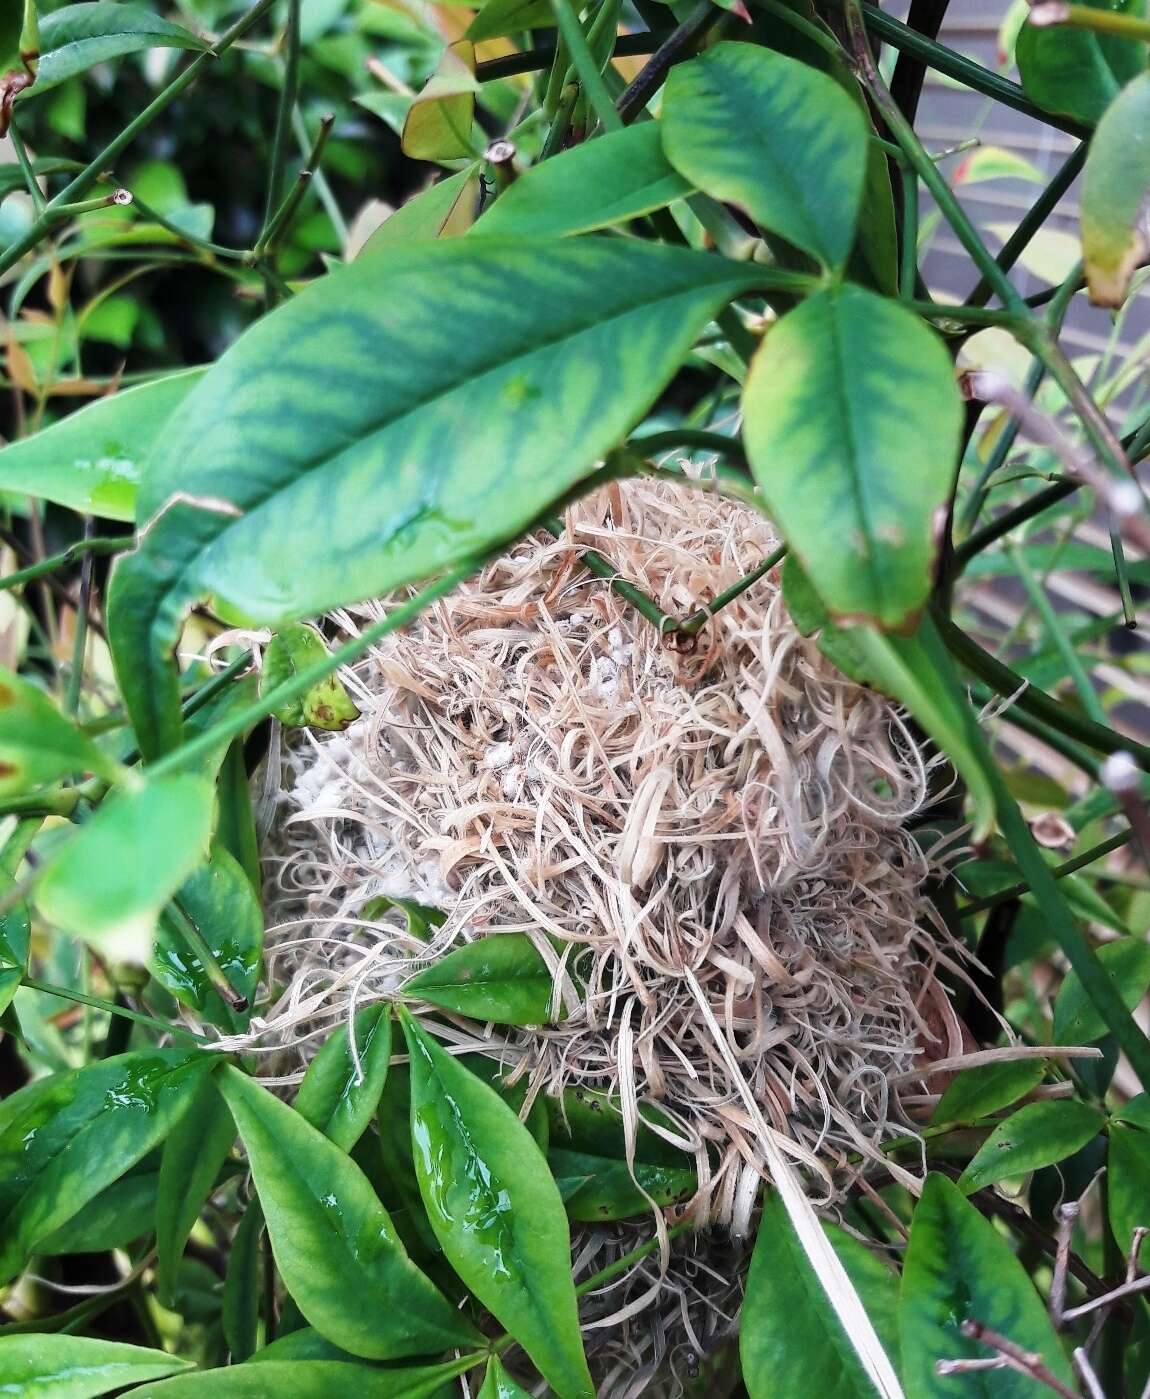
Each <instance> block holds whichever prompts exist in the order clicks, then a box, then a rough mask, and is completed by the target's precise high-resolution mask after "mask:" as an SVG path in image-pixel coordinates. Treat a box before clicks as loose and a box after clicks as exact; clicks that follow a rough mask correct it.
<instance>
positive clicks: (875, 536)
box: [743, 80, 962, 628]
mask: <svg viewBox="0 0 1150 1399" xmlns="http://www.w3.org/2000/svg"><path fill="white" fill-rule="evenodd" d="M828 81H829V80H828ZM836 91H838V89H837V88H836ZM844 100H849V99H844ZM852 110H853V104H852ZM743 412H744V414H745V423H744V428H743V437H744V441H745V442H746V447H747V454H748V456H749V457H750V461H751V468H752V470H753V471H754V474H755V479H756V480H757V482H758V483H759V487H760V489H761V490H762V493H763V499H764V501H765V502H766V507H767V510H768V512H769V514H770V515H771V517H772V518H773V519H774V520H775V521H776V523H777V524H778V526H779V528H780V529H781V530H782V532H783V534H784V535H785V536H786V539H787V543H788V544H789V545H790V547H791V548H792V549H793V550H794V551H795V553H796V554H797V555H798V556H799V559H800V560H801V562H802V565H803V567H804V569H805V570H806V572H807V574H808V576H809V578H810V581H811V583H812V584H813V586H814V589H815V591H816V592H817V593H818V595H819V596H820V597H821V599H822V600H823V602H824V603H825V604H826V606H827V607H829V608H830V610H831V611H832V612H833V613H835V614H836V615H840V616H846V617H854V618H865V619H868V620H872V621H875V622H877V623H878V624H879V625H881V626H883V627H888V628H895V627H905V626H906V625H907V624H908V623H909V622H910V621H911V620H912V619H913V618H914V616H915V614H916V613H917V612H919V611H920V610H921V608H922V607H923V606H924V605H925V603H926V600H927V597H928V596H929V593H930V587H931V574H932V571H933V567H934V560H935V556H936V553H937V548H938V530H939V528H940V512H941V509H942V507H943V505H944V504H945V501H946V498H947V495H948V494H949V491H950V487H951V484H952V480H953V475H954V465H955V459H956V456H957V452H958V443H959V433H960V430H961V426H962V405H961V402H960V400H959V395H958V390H957V388H956V386H955V381H954V371H953V367H952V365H951V362H950V356H949V355H948V354H947V352H946V350H945V349H944V348H943V345H942V342H941V341H940V340H939V339H938V337H937V336H936V335H935V334H934V332H933V331H931V330H928V329H927V327H926V326H925V325H923V323H922V322H921V321H920V320H918V318H917V317H916V316H914V315H912V314H911V312H909V311H908V310H906V309H905V307H902V306H899V305H898V304H897V303H895V302H893V301H888V300H886V299H884V298H883V297H880V296H876V295H875V294H874V293H873V292H868V291H864V290H863V289H862V288H861V287H855V286H839V287H834V288H829V289H828V290H826V291H822V292H818V293H816V294H815V295H814V296H812V297H810V298H809V299H808V300H807V301H806V302H804V303H803V304H802V305H801V306H799V307H798V308H797V309H796V310H794V311H791V312H789V313H788V314H787V315H786V316H784V317H783V319H782V320H781V321H780V322H779V323H778V325H776V326H774V327H773V328H772V329H771V330H770V332H769V333H768V334H767V337H766V340H765V341H764V343H763V345H762V348H761V349H760V350H759V351H758V353H757V354H756V355H755V358H754V361H753V362H752V365H751V372H750V376H749V378H748V380H747V384H746V387H745V388H744V391H743Z"/></svg>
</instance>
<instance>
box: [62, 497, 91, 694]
mask: <svg viewBox="0 0 1150 1399" xmlns="http://www.w3.org/2000/svg"><path fill="white" fill-rule="evenodd" d="M92 523H93V522H92V517H91V515H89V516H88V517H87V518H86V519H85V521H84V538H85V539H91V538H92ZM92 559H93V555H92V551H91V549H86V550H85V551H84V561H83V563H82V564H81V565H80V593H79V598H78V604H79V605H78V606H77V608H76V634H75V636H74V637H73V638H72V669H71V670H70V671H69V673H68V687H67V689H66V690H65V692H64V713H65V714H67V715H68V716H69V717H70V718H73V719H74V718H75V717H76V713H77V711H78V710H79V708H80V690H81V688H82V686H83V683H84V658H85V656H86V655H87V651H88V608H89V605H90V604H91V599H92Z"/></svg>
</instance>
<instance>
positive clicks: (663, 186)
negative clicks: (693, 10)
mask: <svg viewBox="0 0 1150 1399" xmlns="http://www.w3.org/2000/svg"><path fill="white" fill-rule="evenodd" d="M693 189H694V186H693V185H692V184H691V183H690V182H689V181H688V180H685V179H684V178H683V177H682V176H681V175H679V174H678V173H677V172H676V171H675V170H674V168H673V167H672V166H671V165H670V163H669V162H668V160H667V157H666V156H665V155H664V154H663V143H662V140H661V139H660V136H659V127H658V125H657V123H655V122H653V121H647V122H642V123H640V124H639V125H637V126H626V127H624V128H623V129H622V130H621V131H609V132H607V133H606V135H603V136H599V137H597V138H596V139H595V140H594V141H584V142H582V143H581V144H580V145H578V146H572V147H571V149H570V150H567V151H563V152H562V154H560V155H556V156H552V157H551V159H550V160H545V161H543V162H542V163H541V164H539V165H536V166H534V167H533V168H532V169H530V170H528V171H527V172H526V173H525V174H523V175H520V176H519V178H518V179H517V180H516V181H515V183H514V184H513V185H511V186H510V188H508V189H506V190H504V191H503V193H502V194H501V195H500V196H499V198H498V199H496V201H495V203H494V204H492V206H491V208H490V209H488V210H487V211H486V213H484V215H483V216H482V218H480V220H479V222H478V223H476V225H475V226H474V228H473V229H472V230H471V237H473V238H479V237H484V238H487V237H490V236H492V235H495V236H498V237H501V236H504V235H507V234H524V235H530V236H532V237H549V238H561V237H563V236H565V235H566V234H569V233H589V232H591V231H592V230H594V229H597V228H609V227H610V226H611V225H612V224H619V223H626V222H627V220H628V219H635V218H638V217H639V216H640V215H641V214H649V213H650V212H651V210H652V209H662V208H663V207H664V206H665V205H667V204H670V203H672V202H673V201H674V200H676V199H683V198H685V197H686V196H687V195H688V194H691V193H692V191H693ZM0 460H2V458H0Z"/></svg>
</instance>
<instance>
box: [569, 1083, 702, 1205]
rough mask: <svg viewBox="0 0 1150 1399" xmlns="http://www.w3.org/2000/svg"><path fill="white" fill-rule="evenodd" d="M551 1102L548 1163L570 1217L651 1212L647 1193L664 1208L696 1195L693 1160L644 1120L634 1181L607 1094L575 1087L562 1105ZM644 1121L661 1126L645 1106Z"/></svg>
mask: <svg viewBox="0 0 1150 1399" xmlns="http://www.w3.org/2000/svg"><path fill="white" fill-rule="evenodd" d="M547 1103H548V1107H549V1109H550V1114H551V1145H550V1147H549V1149H548V1153H547V1163H548V1165H549V1166H550V1167H551V1172H552V1174H553V1175H554V1177H555V1181H556V1184H557V1185H558V1187H559V1193H560V1194H561V1195H562V1196H563V1203H564V1205H565V1207H566V1209H567V1215H568V1218H570V1219H575V1220H580V1221H586V1222H588V1223H594V1222H596V1221H598V1222H603V1221H605V1220H610V1219H627V1218H629V1217H631V1216H634V1215H641V1214H646V1213H649V1212H650V1209H651V1203H650V1200H648V1199H647V1197H646V1196H645V1195H644V1194H643V1191H644V1190H645V1191H646V1192H647V1195H649V1196H650V1197H651V1198H652V1199H654V1200H655V1201H656V1203H657V1204H660V1205H669V1204H672V1203H674V1202H676V1201H679V1200H684V1199H686V1198H687V1197H688V1196H690V1195H691V1194H693V1193H694V1191H695V1189H696V1187H697V1185H698V1178H697V1176H696V1173H695V1168H694V1162H693V1161H692V1159H691V1158H690V1157H689V1156H687V1155H686V1154H685V1153H684V1152H683V1151H681V1150H680V1149H679V1148H678V1147H676V1146H672V1145H671V1143H670V1142H667V1141H665V1140H664V1139H663V1138H662V1137H660V1136H659V1135H658V1133H657V1132H655V1131H654V1130H653V1129H652V1127H651V1126H649V1125H647V1121H645V1120H641V1121H640V1123H639V1126H638V1128H637V1129H636V1132H635V1159H634V1171H635V1179H634V1180H633V1179H632V1178H631V1173H630V1171H628V1169H627V1141H626V1136H625V1133H624V1131H623V1118H622V1114H621V1113H620V1111H619V1107H618V1104H617V1103H614V1102H612V1100H611V1099H610V1098H608V1097H606V1096H605V1095H604V1094H602V1093H594V1092H591V1091H590V1090H588V1089H583V1088H575V1089H571V1090H569V1091H568V1092H566V1093H565V1094H564V1095H563V1100H562V1103H561V1104H560V1103H556V1102H554V1101H553V1100H550V1099H548V1100H547ZM642 1118H643V1119H647V1120H648V1121H649V1120H652V1119H653V1120H654V1121H656V1123H659V1118H658V1115H657V1114H656V1112H655V1110H654V1109H653V1108H651V1107H649V1106H645V1107H644V1109H643V1114H642ZM659 1125H665V1124H659ZM636 1181H637V1182H638V1185H636ZM638 1186H642V1190H640V1189H639V1188H638Z"/></svg>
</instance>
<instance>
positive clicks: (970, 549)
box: [953, 481, 1082, 577]
mask: <svg viewBox="0 0 1150 1399" xmlns="http://www.w3.org/2000/svg"><path fill="white" fill-rule="evenodd" d="M1081 485H1082V482H1081V481H1056V482H1055V483H1054V484H1053V485H1052V486H1046V487H1044V488H1043V489H1042V490H1041V491H1036V492H1035V494H1034V495H1032V496H1031V497H1030V498H1029V499H1028V500H1024V501H1022V503H1021V504H1019V505H1015V506H1013V507H1012V508H1011V509H1010V510H1006V511H1004V512H1003V513H1002V514H1001V515H999V516H997V517H996V518H995V519H993V520H991V521H990V523H989V524H987V525H983V527H982V528H981V529H980V530H977V531H976V532H975V533H974V534H972V535H971V536H970V538H969V539H966V540H964V541H963V543H962V544H960V545H959V546H958V548H957V549H956V550H955V552H954V566H953V573H954V576H955V577H957V576H958V575H959V574H960V573H961V572H962V570H963V569H964V568H965V567H966V565H967V564H968V563H969V562H970V561H971V559H973V558H974V556H975V555H976V554H981V553H982V551H983V550H984V549H988V548H989V547H990V546H991V545H992V544H994V543H996V542H997V541H998V540H999V539H1001V538H1002V537H1003V535H1004V534H1009V533H1010V532H1011V530H1015V529H1017V528H1018V526H1019V525H1023V524H1025V523H1026V521H1027V520H1033V519H1034V518H1035V516H1037V515H1041V514H1042V513H1043V511H1046V510H1052V509H1053V508H1054V506H1056V505H1057V504H1059V502H1060V501H1063V500H1065V499H1066V497H1067V496H1069V495H1073V494H1074V492H1075V491H1076V490H1078V489H1080V487H1081Z"/></svg>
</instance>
